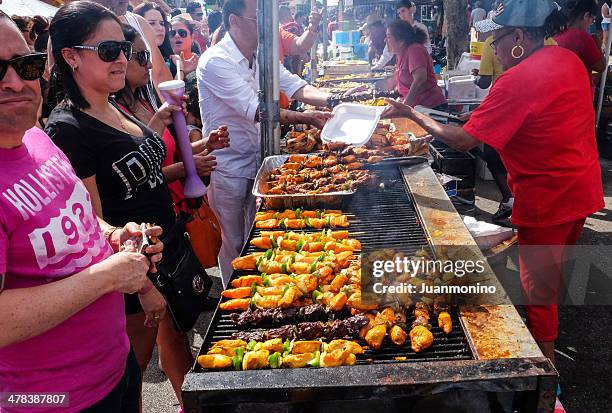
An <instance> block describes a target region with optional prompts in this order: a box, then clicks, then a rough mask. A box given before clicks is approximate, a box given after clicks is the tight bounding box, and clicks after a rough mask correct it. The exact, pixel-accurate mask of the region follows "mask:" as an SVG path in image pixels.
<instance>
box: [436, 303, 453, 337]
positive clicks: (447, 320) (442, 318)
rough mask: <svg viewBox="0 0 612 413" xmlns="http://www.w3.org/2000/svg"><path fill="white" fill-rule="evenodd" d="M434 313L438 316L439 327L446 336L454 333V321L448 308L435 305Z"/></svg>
mask: <svg viewBox="0 0 612 413" xmlns="http://www.w3.org/2000/svg"><path fill="white" fill-rule="evenodd" d="M434 313H436V314H438V327H440V329H441V330H442V331H444V334H450V333H451V332H452V331H453V321H452V319H451V315H450V313H449V312H448V306H439V305H437V304H436V305H434Z"/></svg>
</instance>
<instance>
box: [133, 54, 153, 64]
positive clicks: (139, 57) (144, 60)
mask: <svg viewBox="0 0 612 413" xmlns="http://www.w3.org/2000/svg"><path fill="white" fill-rule="evenodd" d="M134 58H136V61H137V62H138V64H139V65H140V66H142V67H146V66H147V65H148V64H149V61H150V60H151V52H149V51H148V50H141V51H140V52H134V53H133V54H132V59H134Z"/></svg>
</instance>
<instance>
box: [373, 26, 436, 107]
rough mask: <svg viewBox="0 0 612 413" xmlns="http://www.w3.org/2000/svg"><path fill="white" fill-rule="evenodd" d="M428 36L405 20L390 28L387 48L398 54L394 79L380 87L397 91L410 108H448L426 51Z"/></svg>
mask: <svg viewBox="0 0 612 413" xmlns="http://www.w3.org/2000/svg"><path fill="white" fill-rule="evenodd" d="M426 40H427V34H426V33H425V32H423V31H422V30H421V29H419V28H417V27H414V26H412V25H410V23H407V22H405V21H402V20H397V21H394V22H393V23H391V24H390V25H389V27H388V28H387V46H388V48H389V51H390V52H391V53H393V54H395V56H396V59H397V63H396V66H395V76H394V77H393V78H389V79H387V80H385V81H383V82H382V83H381V84H379V87H380V88H382V89H387V90H389V89H393V88H395V89H396V90H397V91H398V92H399V93H400V94H401V96H402V99H403V100H404V103H406V104H407V105H410V106H417V105H421V106H425V107H428V108H439V109H441V108H445V106H446V98H445V97H444V93H443V92H442V89H440V87H438V82H437V80H436V75H435V74H434V70H433V61H432V60H431V56H430V55H429V53H428V52H427V49H426V48H425V41H426Z"/></svg>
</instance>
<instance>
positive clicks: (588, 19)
mask: <svg viewBox="0 0 612 413" xmlns="http://www.w3.org/2000/svg"><path fill="white" fill-rule="evenodd" d="M598 11H599V7H598V6H597V3H596V2H595V1H594V0H577V1H572V2H569V3H567V4H566V5H565V6H564V7H563V8H562V9H561V12H562V13H563V16H564V18H565V28H566V29H565V30H564V31H563V32H561V33H560V34H559V35H557V36H555V41H556V42H557V44H558V45H559V46H561V47H565V48H566V49H569V50H571V51H572V52H574V53H576V54H577V55H578V57H579V58H580V60H582V63H584V66H585V67H586V69H587V71H588V72H589V75H590V74H591V72H597V73H601V72H603V71H604V70H605V68H606V60H605V58H604V55H603V53H602V52H601V48H600V46H601V45H598V44H597V43H596V42H595V40H594V39H593V37H591V35H590V34H589V33H588V29H589V26H591V24H592V23H593V21H594V19H595V16H596V15H597V13H598ZM594 96H595V83H594V82H593V79H592V78H591V98H593V97H594Z"/></svg>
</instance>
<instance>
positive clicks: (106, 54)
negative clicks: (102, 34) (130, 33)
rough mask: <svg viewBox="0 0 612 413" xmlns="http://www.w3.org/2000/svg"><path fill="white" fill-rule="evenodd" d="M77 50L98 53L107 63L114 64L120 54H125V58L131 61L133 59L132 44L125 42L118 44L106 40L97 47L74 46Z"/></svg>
mask: <svg viewBox="0 0 612 413" xmlns="http://www.w3.org/2000/svg"><path fill="white" fill-rule="evenodd" d="M72 47H74V48H75V49H83V50H91V51H93V52H97V53H98V57H99V58H100V60H102V61H103V62H106V63H110V62H114V61H115V60H117V58H118V57H119V53H121V52H123V54H124V55H125V58H126V59H127V60H130V59H131V58H132V42H128V41H123V42H118V41H115V40H105V41H103V42H100V43H98V45H97V46H86V45H80V46H72Z"/></svg>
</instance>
